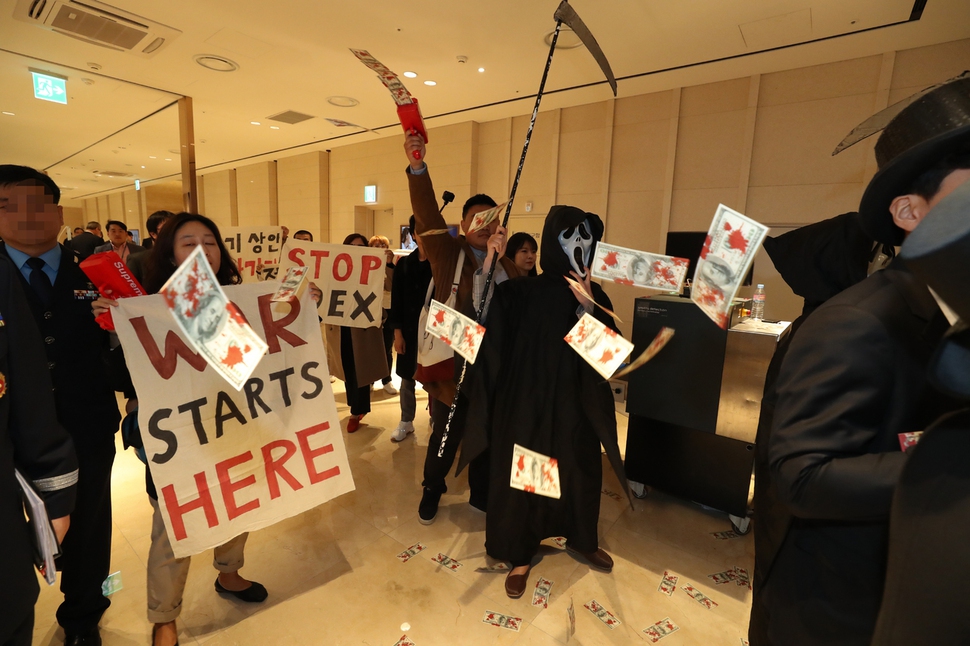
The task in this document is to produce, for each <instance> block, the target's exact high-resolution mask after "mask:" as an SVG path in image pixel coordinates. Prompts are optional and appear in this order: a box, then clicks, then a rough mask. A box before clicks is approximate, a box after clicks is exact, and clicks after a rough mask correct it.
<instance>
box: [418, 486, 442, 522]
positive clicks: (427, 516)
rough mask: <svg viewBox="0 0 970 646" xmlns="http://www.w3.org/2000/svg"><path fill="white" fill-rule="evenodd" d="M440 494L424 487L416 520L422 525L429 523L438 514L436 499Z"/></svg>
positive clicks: (437, 499)
mask: <svg viewBox="0 0 970 646" xmlns="http://www.w3.org/2000/svg"><path fill="white" fill-rule="evenodd" d="M440 500H441V494H440V493H437V492H434V491H432V490H431V489H429V488H427V487H425V488H424V495H423V496H421V504H420V505H418V522H419V523H421V524H422V525H430V524H431V523H433V522H434V519H435V517H436V516H437V515H438V501H440Z"/></svg>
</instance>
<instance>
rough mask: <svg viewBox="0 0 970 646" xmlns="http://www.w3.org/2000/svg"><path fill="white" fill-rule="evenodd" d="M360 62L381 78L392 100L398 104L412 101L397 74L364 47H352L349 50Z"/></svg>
mask: <svg viewBox="0 0 970 646" xmlns="http://www.w3.org/2000/svg"><path fill="white" fill-rule="evenodd" d="M350 51H352V52H353V53H354V56H356V57H357V58H358V59H359V60H360V62H361V63H363V64H364V65H366V66H367V67H368V68H370V69H372V70H373V71H374V72H376V73H377V76H378V77H379V78H380V79H381V83H383V84H384V86H385V87H386V88H387V89H388V91H389V92H390V93H391V97H392V98H393V99H394V102H395V103H397V104H398V105H407V104H409V103H413V101H414V100H413V99H412V98H411V93H410V92H408V90H407V88H406V87H404V84H403V83H401V79H400V78H398V76H397V74H395V73H394V72H392V71H391V70H389V69H388V68H387V67H386V66H385V65H384V64H383V63H381V62H380V61H379V60H377V59H376V58H374V57H373V56H371V54H370V52H368V51H367V50H365V49H353V48H351V50H350Z"/></svg>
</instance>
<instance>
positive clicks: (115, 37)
mask: <svg viewBox="0 0 970 646" xmlns="http://www.w3.org/2000/svg"><path fill="white" fill-rule="evenodd" d="M14 18H16V19H17V20H20V21H23V22H29V23H31V24H33V25H36V26H38V27H42V28H44V29H48V30H50V31H53V32H55V33H58V34H61V35H63V36H70V37H71V38H76V39H78V40H81V41H84V42H86V43H90V44H92V45H98V46H99V47H106V48H108V49H113V50H115V51H121V52H130V53H132V54H136V55H138V56H144V57H149V56H152V55H154V54H155V53H157V52H158V51H159V50H161V49H162V48H163V47H164V46H165V45H166V44H167V43H168V42H169V41H171V40H172V39H173V38H176V37H177V36H178V35H179V34H181V33H182V32H180V31H178V30H177V29H172V28H171V27H166V26H165V25H162V24H159V23H156V22H152V21H151V20H148V19H146V18H142V17H141V16H136V15H135V14H132V13H128V12H127V11H123V10H121V9H118V8H117V7H112V6H111V5H107V4H104V3H103V2H98V1H97V0H85V2H77V1H76V0H17V5H16V7H15V8H14Z"/></svg>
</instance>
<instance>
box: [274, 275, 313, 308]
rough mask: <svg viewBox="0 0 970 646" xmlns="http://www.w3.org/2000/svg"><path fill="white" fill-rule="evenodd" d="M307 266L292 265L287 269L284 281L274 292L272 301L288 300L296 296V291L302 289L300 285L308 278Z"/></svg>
mask: <svg viewBox="0 0 970 646" xmlns="http://www.w3.org/2000/svg"><path fill="white" fill-rule="evenodd" d="M306 272H307V268H306V267H290V268H289V269H287V270H286V276H285V277H284V278H283V282H282V283H280V287H279V289H277V290H276V293H275V294H273V297H272V298H271V299H270V300H271V301H276V302H279V301H288V300H290V299H292V298H296V293H297V292H298V291H300V285H301V284H302V283H303V279H304V278H306Z"/></svg>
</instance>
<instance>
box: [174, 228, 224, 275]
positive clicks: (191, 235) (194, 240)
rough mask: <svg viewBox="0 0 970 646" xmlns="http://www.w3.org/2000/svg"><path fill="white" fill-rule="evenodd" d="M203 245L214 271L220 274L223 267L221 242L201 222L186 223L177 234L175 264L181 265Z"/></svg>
mask: <svg viewBox="0 0 970 646" xmlns="http://www.w3.org/2000/svg"><path fill="white" fill-rule="evenodd" d="M199 245H202V248H203V250H204V252H205V257H206V259H207V260H208V261H209V266H210V267H212V271H215V272H218V271H219V268H220V267H221V266H222V254H221V253H220V251H219V241H218V240H216V237H215V236H214V235H213V234H212V231H210V230H209V227H207V226H205V225H204V224H202V223H201V222H186V223H185V224H183V225H182V226H181V227H179V229H178V231H176V232H175V264H176V265H181V264H182V263H183V262H185V259H186V258H188V257H189V254H191V253H192V251H193V250H195V248H196V247H198V246H199Z"/></svg>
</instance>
